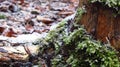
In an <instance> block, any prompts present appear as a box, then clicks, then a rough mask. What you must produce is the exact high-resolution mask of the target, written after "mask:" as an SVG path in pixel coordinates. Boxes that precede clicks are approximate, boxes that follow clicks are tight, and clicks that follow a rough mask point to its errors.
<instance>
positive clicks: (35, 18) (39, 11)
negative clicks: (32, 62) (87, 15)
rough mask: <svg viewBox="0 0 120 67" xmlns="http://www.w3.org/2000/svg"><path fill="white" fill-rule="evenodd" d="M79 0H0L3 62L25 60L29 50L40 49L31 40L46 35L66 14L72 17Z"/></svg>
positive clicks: (68, 17) (0, 36)
mask: <svg viewBox="0 0 120 67" xmlns="http://www.w3.org/2000/svg"><path fill="white" fill-rule="evenodd" d="M78 3H79V2H78V0H51V1H47V0H33V1H32V0H25V3H23V4H22V5H21V4H20V1H16V2H13V0H12V1H11V0H3V1H1V0H0V61H2V62H1V63H3V62H11V61H26V58H28V57H30V55H29V54H32V53H37V51H38V46H34V45H33V44H32V42H35V41H36V40H37V39H40V38H43V37H45V36H46V35H47V33H48V32H49V31H50V30H52V29H53V28H54V27H55V26H56V24H57V23H59V22H61V21H62V20H64V19H65V18H66V19H67V20H69V19H71V17H73V16H74V15H75V13H76V9H77V6H78ZM24 45H27V47H26V46H24ZM27 61H28V60H27ZM5 64H6V63H5ZM13 66H15V65H13ZM17 67H18V66H17Z"/></svg>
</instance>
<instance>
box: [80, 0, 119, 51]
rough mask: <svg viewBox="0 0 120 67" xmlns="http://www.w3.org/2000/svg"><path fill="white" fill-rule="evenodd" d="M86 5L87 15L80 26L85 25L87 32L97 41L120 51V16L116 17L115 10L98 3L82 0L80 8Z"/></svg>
mask: <svg viewBox="0 0 120 67" xmlns="http://www.w3.org/2000/svg"><path fill="white" fill-rule="evenodd" d="M84 5H85V8H86V11H87V12H86V13H85V14H83V16H82V18H81V20H80V21H79V23H80V24H83V25H84V26H85V28H86V29H87V32H88V33H90V34H92V35H93V36H94V37H95V38H96V39H98V40H100V41H102V42H104V43H107V42H108V41H110V43H111V45H112V46H113V47H115V48H116V49H117V50H119V49H120V15H117V16H116V17H115V16H114V13H115V12H116V10H115V9H113V8H109V7H108V6H105V5H102V4H100V3H98V2H95V3H92V4H91V3H89V2H88V0H80V1H79V7H82V6H84Z"/></svg>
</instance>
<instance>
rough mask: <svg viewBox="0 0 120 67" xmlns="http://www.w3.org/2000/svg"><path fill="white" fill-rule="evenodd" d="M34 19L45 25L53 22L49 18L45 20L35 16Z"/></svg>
mask: <svg viewBox="0 0 120 67" xmlns="http://www.w3.org/2000/svg"><path fill="white" fill-rule="evenodd" d="M36 19H37V20H38V21H41V22H43V23H45V24H50V23H52V22H53V20H52V19H50V18H45V17H43V16H37V18H36Z"/></svg>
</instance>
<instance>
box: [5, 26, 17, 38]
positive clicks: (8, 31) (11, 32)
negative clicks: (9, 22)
mask: <svg viewBox="0 0 120 67" xmlns="http://www.w3.org/2000/svg"><path fill="white" fill-rule="evenodd" d="M3 35H4V36H7V37H16V36H15V35H16V33H15V32H14V31H13V29H12V28H8V29H7V30H5V31H4V32H3Z"/></svg>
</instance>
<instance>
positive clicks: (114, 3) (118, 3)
mask: <svg viewBox="0 0 120 67" xmlns="http://www.w3.org/2000/svg"><path fill="white" fill-rule="evenodd" d="M89 1H90V2H91V3H94V2H100V3H102V4H103V5H107V6H109V7H111V8H114V9H116V10H117V11H119V8H120V0H89Z"/></svg>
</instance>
